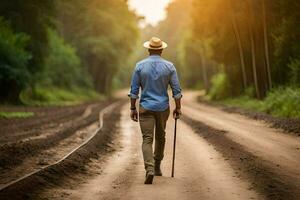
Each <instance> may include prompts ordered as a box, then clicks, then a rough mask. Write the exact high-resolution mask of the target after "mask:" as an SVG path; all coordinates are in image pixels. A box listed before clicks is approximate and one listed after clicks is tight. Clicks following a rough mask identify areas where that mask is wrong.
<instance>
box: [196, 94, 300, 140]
mask: <svg viewBox="0 0 300 200" xmlns="http://www.w3.org/2000/svg"><path fill="white" fill-rule="evenodd" d="M198 100H199V102H200V103H202V104H207V105H209V106H215V107H218V108H220V109H222V110H224V111H226V112H228V113H237V114H241V115H245V116H247V117H249V118H251V119H255V120H261V121H264V122H266V123H268V124H269V125H270V127H272V128H276V129H281V130H283V131H284V132H285V133H290V134H294V135H297V136H300V119H299V118H298V119H297V118H284V117H275V116H272V115H270V114H267V113H263V112H256V111H251V110H247V109H243V108H240V107H235V106H228V105H223V104H221V103H218V102H209V101H206V100H204V99H203V98H201V96H200V97H199V98H198Z"/></svg>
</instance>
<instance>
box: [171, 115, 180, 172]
mask: <svg viewBox="0 0 300 200" xmlns="http://www.w3.org/2000/svg"><path fill="white" fill-rule="evenodd" d="M177 119H178V118H177V116H176V117H175V129H174V143H173V161H172V175H171V177H174V165H175V150H176V132H177Z"/></svg>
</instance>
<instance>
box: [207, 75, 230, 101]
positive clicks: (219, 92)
mask: <svg viewBox="0 0 300 200" xmlns="http://www.w3.org/2000/svg"><path fill="white" fill-rule="evenodd" d="M211 83H212V87H211V89H210V91H209V97H210V99H212V100H221V99H225V98H227V97H229V96H230V84H229V81H228V77H227V75H226V74H225V73H224V72H221V73H218V74H216V75H214V76H213V78H212V80H211Z"/></svg>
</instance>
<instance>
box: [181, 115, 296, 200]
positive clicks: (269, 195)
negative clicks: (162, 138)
mask: <svg viewBox="0 0 300 200" xmlns="http://www.w3.org/2000/svg"><path fill="white" fill-rule="evenodd" d="M183 121H184V122H186V123H187V124H189V125H190V126H192V127H193V129H194V130H195V132H196V133H198V134H199V135H200V136H201V137H203V138H204V139H205V140H207V141H208V142H209V143H210V144H212V145H214V146H215V147H216V149H217V151H219V152H220V153H221V154H222V155H223V156H224V158H225V159H226V160H228V162H229V163H230V164H231V166H232V167H233V168H234V169H235V171H236V175H237V176H238V177H242V178H245V179H247V180H249V181H250V182H251V187H253V188H255V189H256V190H258V191H260V192H261V193H262V194H263V195H264V196H265V197H266V199H270V200H276V199H278V200H279V199H286V200H288V199H295V200H296V199H299V198H300V188H299V186H300V180H298V179H295V177H290V176H287V175H286V173H285V172H284V169H281V168H280V167H279V166H277V165H276V164H274V163H272V162H269V161H266V160H263V159H260V158H259V157H257V156H256V155H254V154H252V153H251V152H249V151H247V149H245V148H244V147H243V146H242V145H240V144H238V143H236V142H234V141H232V140H230V138H228V137H226V134H227V133H228V132H226V131H224V130H218V129H214V128H212V127H209V126H207V125H206V124H204V123H201V122H199V121H195V120H193V119H191V118H189V117H187V116H184V117H183Z"/></svg>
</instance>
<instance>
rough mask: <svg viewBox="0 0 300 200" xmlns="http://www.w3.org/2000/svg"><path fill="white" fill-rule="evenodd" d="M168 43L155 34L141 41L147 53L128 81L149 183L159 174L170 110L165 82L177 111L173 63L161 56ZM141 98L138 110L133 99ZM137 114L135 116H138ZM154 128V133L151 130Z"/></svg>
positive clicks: (177, 90)
mask: <svg viewBox="0 0 300 200" xmlns="http://www.w3.org/2000/svg"><path fill="white" fill-rule="evenodd" d="M167 46H168V45H167V44H166V43H165V42H163V41H161V40H160V39H159V38H157V37H153V38H151V39H150V41H147V42H145V43H144V47H145V48H147V49H148V51H149V54H150V56H149V57H148V58H146V59H144V60H142V61H140V62H138V63H137V64H136V67H135V70H134V72H133V76H132V81H131V90H130V93H129V94H128V96H129V97H130V98H131V108H130V109H131V113H130V117H131V119H132V120H133V121H136V122H138V121H139V123H140V128H141V132H142V135H143V144H142V151H143V158H144V165H145V170H146V180H145V184H152V181H153V178H154V175H155V176H162V172H161V169H160V163H161V161H162V159H163V157H164V148H165V134H166V133H165V129H166V122H167V120H168V117H169V114H170V108H169V96H168V86H169V85H170V86H171V88H172V93H173V98H174V100H175V104H176V108H175V109H174V111H173V116H174V117H176V118H179V116H180V115H181V110H180V109H181V102H180V100H181V97H182V94H181V88H180V84H179V81H178V77H177V72H176V69H175V67H174V65H173V64H172V63H171V62H169V61H167V60H164V59H162V58H161V54H162V51H163V49H165V48H166V47H167ZM140 88H141V98H140V106H139V113H138V112H137V109H136V100H137V99H138V98H139V90H140ZM138 118H139V119H138ZM154 130H155V134H154ZM154 135H155V149H154V155H153V147H152V146H153V145H152V144H153V136H154Z"/></svg>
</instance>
